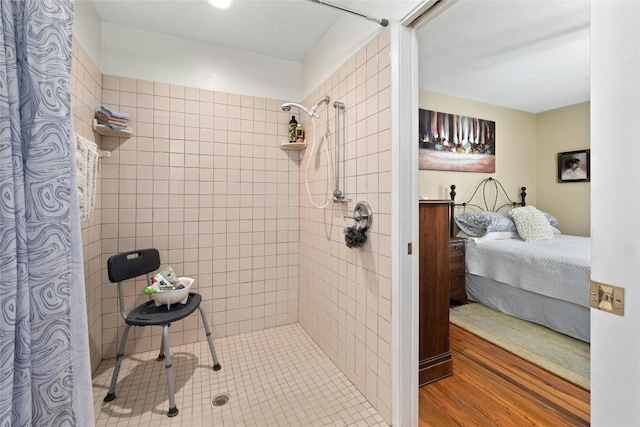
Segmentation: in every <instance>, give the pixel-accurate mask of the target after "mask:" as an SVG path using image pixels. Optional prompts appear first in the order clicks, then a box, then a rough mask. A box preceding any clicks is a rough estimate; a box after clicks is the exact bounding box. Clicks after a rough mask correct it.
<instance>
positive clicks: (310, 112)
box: [282, 95, 331, 118]
mask: <svg viewBox="0 0 640 427" xmlns="http://www.w3.org/2000/svg"><path fill="white" fill-rule="evenodd" d="M329 101H331V99H330V98H329V95H327V96H325V97H324V98H322V99H321V100H320V101H318V102H316V104H315V105H314V106H313V107H311V109H310V110H308V109H307V108H306V107H305V106H304V105H301V104H298V103H297V102H285V103H284V104H282V111H291V107H298V108H299V109H301V110H302V111H304V112H305V113H307V114H308V115H309V117H316V118H320V116H318V113H317V111H318V108H319V107H320V106H321V105H322V104H327V105H329Z"/></svg>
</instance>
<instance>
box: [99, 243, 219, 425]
mask: <svg viewBox="0 0 640 427" xmlns="http://www.w3.org/2000/svg"><path fill="white" fill-rule="evenodd" d="M159 267H160V254H159V252H158V250H157V249H153V248H151V249H140V250H134V251H129V252H122V253H119V254H117V255H113V256H111V257H110V258H109V259H108V260H107V272H108V275H109V281H110V282H111V283H116V282H117V283H118V300H119V303H120V314H121V316H122V318H123V319H124V321H125V324H126V326H125V329H124V332H123V334H122V340H121V341H120V347H119V348H118V355H117V357H116V365H115V367H114V370H113V376H112V378H111V385H110V387H109V391H108V392H107V395H106V396H105V398H104V401H105V402H111V401H112V400H114V399H115V398H116V394H115V388H116V383H117V381H118V373H119V371H120V365H121V363H122V358H123V357H124V348H125V344H126V342H127V335H128V333H129V328H130V327H131V326H162V343H161V344H160V352H159V354H158V358H157V360H158V361H160V360H163V359H164V360H165V368H166V371H167V388H168V394H169V411H168V412H167V416H169V417H175V416H176V415H178V412H179V411H178V408H177V407H176V403H175V397H174V390H173V375H172V369H171V346H170V343H169V326H171V323H173V322H175V321H178V320H181V319H184V318H185V317H187V316H189V315H190V314H191V313H193V312H194V311H196V310H199V311H200V315H201V317H202V323H203V325H204V329H205V332H206V336H207V341H208V342H209V350H210V351H211V357H212V359H213V370H214V371H219V370H220V369H222V367H221V366H220V363H218V358H217V357H216V351H215V348H214V346H213V339H212V337H211V330H210V329H209V324H208V322H207V318H206V316H205V314H204V311H203V310H202V308H201V307H200V303H201V302H202V296H201V295H200V294H198V293H196V292H190V293H189V297H188V299H187V302H186V303H185V304H172V305H171V309H167V306H166V305H160V306H156V304H155V301H153V300H152V299H151V300H149V301H147V302H145V303H142V304H140V305H138V306H137V307H135V308H134V309H133V310H132V311H130V312H129V313H128V314H127V315H125V314H124V292H123V289H122V284H123V282H124V281H126V280H128V279H135V278H136V277H139V276H142V275H146V279H147V285H150V284H151V282H150V276H149V275H150V273H151V272H153V271H156V270H157V269H158V268H159ZM134 282H135V281H132V283H134Z"/></svg>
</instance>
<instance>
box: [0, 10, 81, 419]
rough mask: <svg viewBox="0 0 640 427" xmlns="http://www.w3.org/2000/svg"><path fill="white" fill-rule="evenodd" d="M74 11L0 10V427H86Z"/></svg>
mask: <svg viewBox="0 0 640 427" xmlns="http://www.w3.org/2000/svg"><path fill="white" fill-rule="evenodd" d="M72 23H73V2H72V0H0V426H2V427H5V426H7V427H8V426H32V425H34V426H82V427H84V426H91V425H93V424H94V420H93V399H92V392H91V372H90V370H91V369H90V363H89V344H88V334H87V318H86V308H85V304H86V303H85V292H84V277H83V276H84V273H83V264H82V243H81V239H80V218H79V212H78V200H77V197H78V196H77V188H76V187H75V164H74V161H73V158H74V154H75V146H74V144H72V140H73V139H72V137H71V136H72V126H71V92H70V73H71V29H72Z"/></svg>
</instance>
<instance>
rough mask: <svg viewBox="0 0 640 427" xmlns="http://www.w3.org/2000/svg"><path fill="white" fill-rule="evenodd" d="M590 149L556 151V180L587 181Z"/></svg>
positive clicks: (589, 176)
mask: <svg viewBox="0 0 640 427" xmlns="http://www.w3.org/2000/svg"><path fill="white" fill-rule="evenodd" d="M590 151H591V150H577V151H566V152H564V153H558V182H589V181H590V180H591V159H590V154H591V153H590Z"/></svg>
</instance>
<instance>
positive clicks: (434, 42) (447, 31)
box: [418, 0, 590, 113]
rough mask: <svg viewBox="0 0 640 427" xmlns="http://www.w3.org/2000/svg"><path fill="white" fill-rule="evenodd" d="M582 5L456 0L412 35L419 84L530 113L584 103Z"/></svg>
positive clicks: (585, 13)
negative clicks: (416, 50)
mask: <svg viewBox="0 0 640 427" xmlns="http://www.w3.org/2000/svg"><path fill="white" fill-rule="evenodd" d="M589 9H590V5H589V2H588V1H580V0H579V1H576V0H573V1H544V0H538V1H523V0H519V1H516V0H512V1H504V0H498V1H468V0H466V1H465V0H461V1H458V2H457V3H455V4H453V5H452V6H451V7H450V8H448V9H446V10H445V11H444V12H442V14H440V15H438V16H437V17H435V18H434V19H433V20H432V21H431V22H429V23H428V24H426V25H425V26H424V27H423V28H421V29H420V30H419V32H418V33H419V42H418V45H419V50H420V55H419V56H420V63H419V69H420V87H421V88H423V89H428V90H432V91H435V92H441V93H446V94H449V95H454V96H458V97H461V98H466V99H473V100H477V101H482V102H486V103H489V104H494V105H500V106H503V107H508V108H514V109H517V110H522V111H528V112H532V113H539V112H542V111H548V110H552V109H555V108H559V107H564V106H567V105H572V104H576V103H579V102H584V101H588V100H589V99H590V98H589V80H590V50H589V43H590V40H589V35H590V31H589V28H590V11H589Z"/></svg>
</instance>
